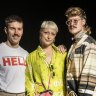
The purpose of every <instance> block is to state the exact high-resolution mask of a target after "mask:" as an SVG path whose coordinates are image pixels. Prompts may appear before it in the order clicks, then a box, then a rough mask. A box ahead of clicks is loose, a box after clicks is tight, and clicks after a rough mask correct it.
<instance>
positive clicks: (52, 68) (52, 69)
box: [49, 64, 55, 78]
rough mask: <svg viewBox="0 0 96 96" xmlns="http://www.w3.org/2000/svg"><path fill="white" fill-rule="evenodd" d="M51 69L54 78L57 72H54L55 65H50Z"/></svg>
mask: <svg viewBox="0 0 96 96" xmlns="http://www.w3.org/2000/svg"><path fill="white" fill-rule="evenodd" d="M49 69H50V72H51V76H52V78H53V77H54V76H55V72H54V67H53V65H51V64H50V65H49Z"/></svg>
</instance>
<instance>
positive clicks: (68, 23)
mask: <svg viewBox="0 0 96 96" xmlns="http://www.w3.org/2000/svg"><path fill="white" fill-rule="evenodd" d="M79 20H81V19H72V20H67V21H66V25H70V24H71V23H72V22H73V23H74V24H77V23H78V22H79Z"/></svg>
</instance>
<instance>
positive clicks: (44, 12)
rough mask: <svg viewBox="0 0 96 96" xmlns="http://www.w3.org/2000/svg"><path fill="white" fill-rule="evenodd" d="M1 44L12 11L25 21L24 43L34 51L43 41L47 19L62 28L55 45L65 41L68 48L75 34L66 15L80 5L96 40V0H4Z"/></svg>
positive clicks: (4, 37)
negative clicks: (68, 28) (5, 25)
mask: <svg viewBox="0 0 96 96" xmlns="http://www.w3.org/2000/svg"><path fill="white" fill-rule="evenodd" d="M0 2H1V3H0V43H1V42H3V41H5V40H6V35H5V33H4V30H3V28H4V19H5V18H6V17H7V16H8V15H11V14H16V15H19V16H20V17H22V18H23V20H24V35H23V37H22V40H21V42H20V45H21V46H22V47H23V48H24V49H26V50H27V51H29V52H31V51H33V50H34V49H35V48H36V47H37V46H38V44H39V28H40V25H41V23H42V21H43V20H53V21H54V22H56V23H57V25H58V27H59V33H58V35H57V37H56V41H55V44H56V45H60V44H64V45H65V46H66V47H67V48H68V49H69V47H70V45H71V43H72V40H71V37H72V36H71V35H70V33H69V32H68V30H67V26H66V24H65V22H66V18H65V16H64V14H65V11H66V10H67V8H68V7H72V6H79V7H81V8H82V9H84V10H85V12H86V14H87V23H88V25H89V26H90V27H91V30H92V34H91V35H92V36H93V37H94V38H95V39H96V3H95V2H96V0H32V1H31V0H30V1H28V0H26V1H20V0H5V1H4V0H0Z"/></svg>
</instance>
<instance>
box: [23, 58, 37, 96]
mask: <svg viewBox="0 0 96 96" xmlns="http://www.w3.org/2000/svg"><path fill="white" fill-rule="evenodd" d="M25 90H26V96H35V83H34V80H33V72H32V64H31V57H27V60H26V70H25Z"/></svg>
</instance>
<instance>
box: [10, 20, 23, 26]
mask: <svg viewBox="0 0 96 96" xmlns="http://www.w3.org/2000/svg"><path fill="white" fill-rule="evenodd" d="M8 26H10V27H23V23H22V22H17V21H15V22H10V23H8Z"/></svg>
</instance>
